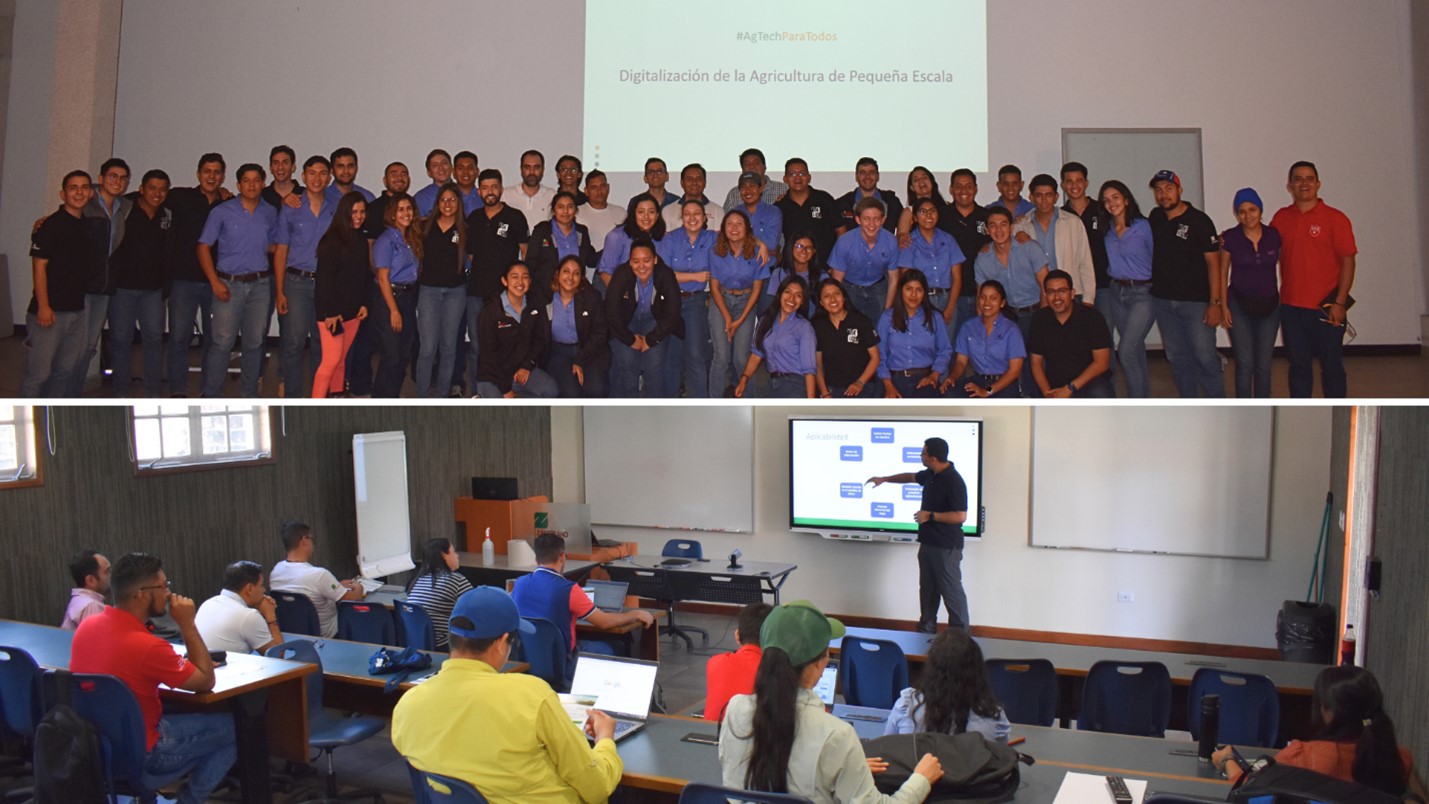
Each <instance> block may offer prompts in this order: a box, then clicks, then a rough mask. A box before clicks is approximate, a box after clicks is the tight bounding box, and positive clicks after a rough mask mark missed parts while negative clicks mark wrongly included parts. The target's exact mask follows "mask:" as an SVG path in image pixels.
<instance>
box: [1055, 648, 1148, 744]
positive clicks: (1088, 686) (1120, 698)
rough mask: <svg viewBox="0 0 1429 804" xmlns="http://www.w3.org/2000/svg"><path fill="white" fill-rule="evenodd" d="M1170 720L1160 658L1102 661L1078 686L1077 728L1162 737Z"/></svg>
mask: <svg viewBox="0 0 1429 804" xmlns="http://www.w3.org/2000/svg"><path fill="white" fill-rule="evenodd" d="M1170 722H1171V674H1170V672H1168V671H1167V670H1166V665H1164V664H1162V663H1160V662H1115V661H1103V662H1097V663H1096V664H1094V665H1092V669H1091V670H1088V671H1087V680H1086V683H1085V685H1084V686H1083V687H1082V711H1081V713H1080V714H1079V715H1078V716H1077V728H1078V729H1081V730H1082V731H1105V732H1111V733H1113V734H1134V735H1138V736H1141V737H1165V736H1166V726H1167V725H1168V724H1169V723H1170Z"/></svg>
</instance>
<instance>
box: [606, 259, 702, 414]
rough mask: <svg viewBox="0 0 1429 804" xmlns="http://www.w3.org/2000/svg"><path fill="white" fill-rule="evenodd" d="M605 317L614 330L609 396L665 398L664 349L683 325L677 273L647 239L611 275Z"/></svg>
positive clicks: (611, 334) (611, 335) (683, 328)
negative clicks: (663, 261)
mask: <svg viewBox="0 0 1429 804" xmlns="http://www.w3.org/2000/svg"><path fill="white" fill-rule="evenodd" d="M605 313H606V323H607V324H608V325H609V327H610V358H611V372H610V393H611V396H614V397H621V398H625V399H634V398H636V397H639V396H644V397H645V398H647V399H649V398H659V397H662V396H666V391H665V387H664V385H665V365H664V364H665V349H667V348H669V343H668V341H669V338H670V336H671V335H675V336H679V335H682V334H684V331H685V322H684V321H683V320H682V319H681V318H680V284H679V282H677V281H675V272H674V271H671V270H670V268H669V266H667V265H665V264H664V263H662V262H660V258H659V256H658V255H657V254H656V253H655V244H654V243H651V242H650V241H649V240H648V239H646V238H640V239H639V240H636V241H635V242H634V243H632V244H631V245H630V259H629V260H628V261H627V262H626V263H625V264H624V265H622V266H620V267H619V268H616V269H615V273H614V274H611V277H610V287H609V288H608V289H607V290H606V294H605ZM642 385H643V393H642V392H641V389H642Z"/></svg>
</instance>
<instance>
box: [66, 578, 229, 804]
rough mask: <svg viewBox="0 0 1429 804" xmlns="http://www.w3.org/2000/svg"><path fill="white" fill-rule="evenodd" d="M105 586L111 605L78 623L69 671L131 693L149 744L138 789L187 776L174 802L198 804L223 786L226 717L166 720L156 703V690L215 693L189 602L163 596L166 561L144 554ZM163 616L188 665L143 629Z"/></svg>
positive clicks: (191, 716)
mask: <svg viewBox="0 0 1429 804" xmlns="http://www.w3.org/2000/svg"><path fill="white" fill-rule="evenodd" d="M109 586H110V589H111V591H112V592H113V594H114V605H113V606H109V607H106V608H105V609H104V611H103V612H102V613H100V614H96V615H94V616H92V617H89V618H88V619H86V620H85V621H84V622H82V623H80V624H79V628H78V629H76V630H75V633H74V643H73V645H72V647H71V648H70V663H69V669H70V670H71V671H72V672H75V673H105V674H108V675H112V676H118V677H119V679H120V680H121V681H123V682H124V684H125V685H126V686H128V687H129V689H130V690H132V691H133V693H134V697H135V698H136V699H138V701H139V709H140V711H141V712H142V713H143V716H144V731H145V736H146V738H147V741H146V744H145V749H146V750H147V751H148V758H147V760H146V761H145V765H144V785H145V786H146V787H148V788H150V789H153V788H156V787H158V786H160V785H162V784H166V783H168V782H169V781H171V780H173V779H175V778H177V777H179V776H181V775H183V774H185V773H191V775H190V776H189V781H188V784H186V785H185V786H184V789H183V792H181V793H180V794H179V798H178V801H179V802H180V804H201V802H203V801H205V800H206V799H207V798H208V795H209V793H210V792H212V791H213V789H214V788H215V787H217V786H218V783H219V782H221V781H223V777H224V775H225V774H226V773H228V769H229V768H230V767H232V766H233V761H234V760H235V759H236V758H237V756H238V749H237V745H236V743H235V738H234V732H233V718H232V717H230V716H229V715H227V714H164V713H163V706H162V704H161V703H160V702H159V685H160V684H164V685H167V686H169V687H174V688H176V689H183V690H190V691H192V692H207V691H209V690H211V689H213V684H214V672H213V659H212V658H211V657H210V656H209V654H208V648H207V647H205V646H204V643H203V638H202V637H200V636H199V633H198V629H197V628H195V627H194V602H193V601H192V600H190V599H189V598H186V597H181V596H179V595H175V594H173V593H171V592H170V591H169V581H168V578H167V577H165V575H164V562H162V561H160V560H159V558H158V557H157V556H151V555H148V554H146V553H130V554H129V555H126V556H124V557H123V558H121V559H119V560H118V561H116V562H114V566H113V567H112V568H111V569H110V576H109ZM166 609H167V610H168V613H169V616H170V617H172V618H173V620H174V622H175V623H176V624H178V626H179V632H180V633H181V634H183V638H184V647H185V648H186V649H187V650H186V652H187V654H188V658H187V659H186V658H184V657H183V656H180V655H179V653H178V649H177V646H175V645H171V644H169V643H168V642H165V641H164V640H162V639H159V638H158V637H156V636H154V635H153V634H151V633H149V630H148V627H147V625H146V624H145V623H146V621H147V620H148V619H149V618H150V617H158V616H160V615H162V614H163V613H164V611H165V610H166Z"/></svg>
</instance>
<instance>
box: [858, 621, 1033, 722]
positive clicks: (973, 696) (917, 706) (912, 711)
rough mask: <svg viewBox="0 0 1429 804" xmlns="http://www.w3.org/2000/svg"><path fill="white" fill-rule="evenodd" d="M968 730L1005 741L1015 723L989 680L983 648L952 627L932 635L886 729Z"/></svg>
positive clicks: (896, 703)
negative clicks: (924, 659)
mask: <svg viewBox="0 0 1429 804" xmlns="http://www.w3.org/2000/svg"><path fill="white" fill-rule="evenodd" d="M968 731H972V732H977V733H978V734H981V735H982V736H984V737H986V738H987V739H989V740H992V741H994V742H999V743H1004V744H1006V743H1007V736H1008V735H1009V734H1011V733H1012V724H1011V723H1009V722H1008V720H1007V714H1006V713H1004V712H1003V711H1002V707H1001V706H999V705H998V703H997V696H996V695H994V694H993V692H992V686H991V685H990V684H989V683H988V680H987V667H986V665H984V664H983V660H982V649H981V648H979V647H978V646H977V643H976V642H974V641H973V640H972V637H970V636H968V633H967V632H966V631H964V630H963V629H961V628H949V629H948V630H946V631H944V632H942V633H941V634H938V635H937V636H936V637H934V638H933V644H932V645H931V646H930V647H929V648H928V661H927V662H926V663H925V664H924V665H923V674H922V675H921V676H920V677H919V678H918V683H917V685H915V686H912V687H909V688H907V689H905V690H903V691H902V692H901V693H899V695H898V700H897V701H896V702H895V703H894V704H893V709H892V710H891V711H890V712H889V713H888V721H887V722H886V723H885V724H884V726H883V733H884V734H912V733H914V732H935V733H938V734H962V733H963V732H968Z"/></svg>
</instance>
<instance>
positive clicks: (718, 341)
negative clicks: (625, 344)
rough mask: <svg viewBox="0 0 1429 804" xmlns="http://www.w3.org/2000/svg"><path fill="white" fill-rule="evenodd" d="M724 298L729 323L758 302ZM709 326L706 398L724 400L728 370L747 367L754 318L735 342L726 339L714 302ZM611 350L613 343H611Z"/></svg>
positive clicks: (736, 333)
mask: <svg viewBox="0 0 1429 804" xmlns="http://www.w3.org/2000/svg"><path fill="white" fill-rule="evenodd" d="M720 292H721V293H722V294H723V295H724V306H725V308H726V309H727V310H729V315H730V318H731V319H737V318H739V316H740V314H741V313H743V312H744V308H745V306H746V305H748V304H754V303H756V302H757V301H758V300H757V299H755V298H753V296H752V295H751V294H749V293H746V294H744V295H743V296H736V295H734V294H732V293H730V292H729V291H727V290H724V291H720ZM709 322H710V347H711V348H710V386H709V395H710V396H711V397H712V398H714V399H720V398H723V397H724V391H725V389H726V388H728V387H729V386H731V385H734V381H733V379H732V377H731V374H730V372H731V369H732V370H733V372H734V373H735V374H738V373H739V372H742V371H744V367H745V365H746V364H747V363H749V345H750V342H751V341H753V340H754V314H753V313H752V312H751V313H750V315H749V317H748V318H746V319H744V323H743V324H740V325H739V329H737V330H735V331H734V340H733V341H731V340H730V339H729V338H727V337H725V330H724V316H722V315H720V313H719V307H717V306H715V304H714V302H710V311H709ZM611 343H612V347H613V345H614V343H615V342H614V341H612V342H611Z"/></svg>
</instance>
